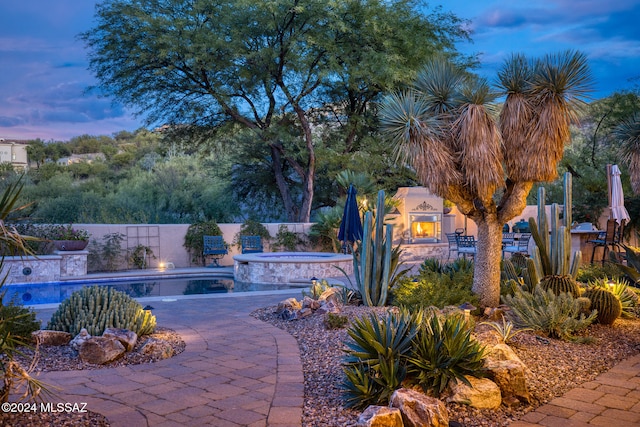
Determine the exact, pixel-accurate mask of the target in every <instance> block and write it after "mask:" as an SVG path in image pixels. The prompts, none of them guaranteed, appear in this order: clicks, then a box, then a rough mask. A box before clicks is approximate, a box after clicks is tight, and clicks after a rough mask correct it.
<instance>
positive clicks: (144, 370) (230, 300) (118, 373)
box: [38, 290, 304, 427]
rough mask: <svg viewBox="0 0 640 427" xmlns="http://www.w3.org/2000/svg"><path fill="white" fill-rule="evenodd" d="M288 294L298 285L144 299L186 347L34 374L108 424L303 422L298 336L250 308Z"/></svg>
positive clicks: (46, 313) (256, 426) (277, 425)
mask: <svg viewBox="0 0 640 427" xmlns="http://www.w3.org/2000/svg"><path fill="white" fill-rule="evenodd" d="M291 296H295V297H297V298H300V297H301V293H300V291H299V290H291V291H290V292H288V293H284V294H283V293H274V294H271V295H268V294H265V295H261V294H258V293H256V294H253V293H252V294H248V295H247V296H238V295H232V294H225V295H211V296H208V297H200V298H195V299H178V300H177V301H161V300H156V301H153V302H149V304H150V305H152V306H153V307H154V309H153V314H155V316H156V318H157V319H158V324H159V325H161V326H166V327H169V328H172V329H174V330H176V331H177V332H179V333H180V335H181V336H182V337H183V339H184V340H185V342H186V344H187V345H186V349H185V351H184V352H182V353H181V354H179V355H176V356H174V357H172V358H171V359H168V360H163V361H160V362H156V363H151V364H145V365H135V366H129V367H122V368H113V369H103V370H93V371H83V372H78V371H70V372H51V373H45V374H42V375H41V376H40V377H39V379H41V380H42V381H44V382H46V383H49V384H51V385H55V386H59V387H61V388H62V390H61V391H60V392H59V395H58V396H59V401H61V402H87V409H89V410H91V411H94V412H98V413H100V414H102V415H104V416H106V417H107V418H108V419H109V422H110V424H111V426H112V427H118V426H126V427H129V426H134V425H135V426H137V427H138V426H154V427H156V426H160V427H165V426H185V425H211V426H216V427H224V426H233V427H237V426H245V427H266V426H273V427H286V426H300V425H301V422H302V421H301V420H302V405H303V394H304V382H303V381H304V379H303V374H302V364H301V361H300V353H299V350H298V345H297V342H296V340H295V338H293V337H292V336H291V335H289V334H287V333H286V332H284V331H282V330H280V329H278V328H275V327H273V326H271V325H269V324H266V323H264V322H261V321H259V320H257V319H254V318H252V317H251V316H250V315H249V313H251V311H253V310H255V309H257V308H261V307H266V306H270V305H275V304H277V303H278V302H279V301H282V300H283V299H286V298H288V297H291ZM143 304H146V302H145V303H143ZM52 313H53V309H43V310H38V317H39V318H41V319H44V320H48V319H49V318H50V316H51V314H52Z"/></svg>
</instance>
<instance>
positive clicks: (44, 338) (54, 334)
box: [31, 329, 71, 345]
mask: <svg viewBox="0 0 640 427" xmlns="http://www.w3.org/2000/svg"><path fill="white" fill-rule="evenodd" d="M31 337H32V338H33V340H34V341H35V342H36V343H37V344H39V345H67V344H69V341H71V334H70V333H69V332H63V331H50V330H44V329H41V330H38V331H34V332H32V333H31Z"/></svg>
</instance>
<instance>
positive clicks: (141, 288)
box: [3, 276, 295, 305]
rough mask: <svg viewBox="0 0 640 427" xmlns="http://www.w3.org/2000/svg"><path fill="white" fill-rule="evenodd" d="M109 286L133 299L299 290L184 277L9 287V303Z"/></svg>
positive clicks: (46, 300) (40, 300) (29, 302)
mask: <svg viewBox="0 0 640 427" xmlns="http://www.w3.org/2000/svg"><path fill="white" fill-rule="evenodd" d="M93 285H100V286H108V287H110V288H114V289H116V290H118V291H122V292H125V293H126V294H127V295H129V296H131V297H133V298H144V297H163V296H176V295H198V294H214V293H231V292H234V293H235V292H252V291H271V290H281V289H291V288H293V287H295V286H289V285H282V284H272V285H268V284H266V285H265V284H251V283H240V282H235V281H234V280H233V277H220V276H216V277H191V278H187V277H182V278H170V279H149V278H141V279H136V280H132V279H127V280H113V279H112V280H100V281H96V280H94V281H67V282H47V283H23V284H7V285H5V286H4V287H3V289H4V291H5V292H6V295H5V301H7V302H8V301H11V300H12V299H15V301H16V302H17V303H21V304H25V305H38V304H53V303H59V302H61V301H63V300H65V299H67V298H68V297H69V296H71V294H72V293H73V292H75V291H77V290H80V289H82V288H83V287H84V286H93Z"/></svg>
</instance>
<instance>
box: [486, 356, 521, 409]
mask: <svg viewBox="0 0 640 427" xmlns="http://www.w3.org/2000/svg"><path fill="white" fill-rule="evenodd" d="M484 366H485V368H486V369H487V370H488V372H489V378H491V379H492V380H493V382H495V383H496V384H497V385H498V387H500V390H502V396H503V397H504V398H507V397H516V398H517V399H518V400H520V401H522V400H523V401H525V402H530V401H531V393H530V392H529V388H528V386H527V380H526V373H527V372H528V368H527V366H526V365H525V364H524V363H523V362H522V360H521V359H520V358H519V357H518V355H517V354H516V353H515V352H514V351H513V349H512V348H511V347H509V346H508V345H506V344H497V345H495V346H493V347H492V348H491V350H490V351H489V353H488V354H487V357H486V358H485V360H484Z"/></svg>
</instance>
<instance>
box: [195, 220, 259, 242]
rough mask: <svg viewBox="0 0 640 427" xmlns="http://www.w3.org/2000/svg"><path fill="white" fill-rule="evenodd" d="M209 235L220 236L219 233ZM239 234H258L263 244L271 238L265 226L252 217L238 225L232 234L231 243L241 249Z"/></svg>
mask: <svg viewBox="0 0 640 427" xmlns="http://www.w3.org/2000/svg"><path fill="white" fill-rule="evenodd" d="M208 235H209V236H220V234H208ZM241 236H260V237H261V238H262V242H263V244H264V243H266V242H268V241H269V240H271V234H269V230H267V227H265V226H264V225H262V223H259V222H258V221H254V220H252V219H248V220H246V221H245V222H244V223H242V225H241V226H240V231H239V232H238V233H237V234H236V235H235V236H234V238H233V244H234V245H235V246H236V247H237V248H238V249H242V240H241V239H240V237H241Z"/></svg>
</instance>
